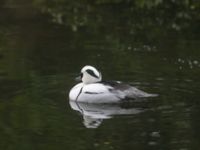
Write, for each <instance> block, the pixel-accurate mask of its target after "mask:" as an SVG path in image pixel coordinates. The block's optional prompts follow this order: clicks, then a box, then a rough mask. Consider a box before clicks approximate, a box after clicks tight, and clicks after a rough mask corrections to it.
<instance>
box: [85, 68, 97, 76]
mask: <svg viewBox="0 0 200 150" xmlns="http://www.w3.org/2000/svg"><path fill="white" fill-rule="evenodd" d="M86 72H87V73H88V74H90V75H91V76H93V77H95V78H99V77H98V76H97V75H96V74H95V73H94V71H92V70H90V69H87V70H86Z"/></svg>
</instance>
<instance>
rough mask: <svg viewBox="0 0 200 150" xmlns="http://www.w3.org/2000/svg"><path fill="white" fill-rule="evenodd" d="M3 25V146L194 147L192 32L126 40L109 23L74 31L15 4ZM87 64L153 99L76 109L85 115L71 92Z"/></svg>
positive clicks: (196, 59)
mask: <svg viewBox="0 0 200 150" xmlns="http://www.w3.org/2000/svg"><path fill="white" fill-rule="evenodd" d="M28 10H29V11H28ZM105 10H107V9H105ZM24 12H27V13H24ZM105 14H106V11H105ZM103 17H104V16H103ZM108 18H109V16H108ZM0 19H1V20H2V21H3V22H2V23H1V24H0V83H1V86H0V90H1V95H0V122H1V123H0V130H1V134H0V148H1V149H4V150H7V149H12V150H13V149H21V150H23V149H24V150H25V149H45V150H50V149H69V150H70V149H72V150H79V149H81V150H83V149H84V150H90V149H92V150H93V149H106V150H108V149H115V150H122V149H127V150H128V149H137V150H144V149H145V150H147V149H166V150H169V149H173V150H192V149H198V148H199V146H200V145H199V142H200V136H199V135H200V130H199V127H200V124H199V122H200V121H199V115H200V111H199V110H200V108H199V107H200V105H199V98H200V95H199V92H200V91H199V89H200V79H199V76H200V51H199V49H200V42H199V38H197V37H198V35H196V34H198V33H195V32H193V30H192V29H191V31H190V30H189V31H188V32H187V33H184V32H181V33H179V32H175V31H174V32H165V31H163V32H162V33H165V34H156V33H155V34H154V32H147V31H146V30H140V31H138V33H137V34H128V33H129V31H130V28H131V29H132V27H130V26H123V24H122V22H123V20H122V21H121V23H119V22H120V21H119V20H120V19H119V18H109V19H110V22H109V23H108V22H107V21H108V20H105V21H106V22H105V27H102V26H100V27H99V26H98V24H96V25H95V27H96V28H95V29H94V28H92V27H91V26H90V25H88V26H86V27H82V28H79V29H78V30H73V28H72V27H69V26H68V25H67V26H65V25H62V24H61V25H60V24H57V23H55V22H52V21H51V19H50V18H49V16H46V15H44V14H42V13H41V12H40V11H38V10H37V9H35V8H32V7H31V8H30V6H21V5H20V6H15V7H8V6H5V7H3V8H2V9H1V15H0ZM112 19H113V20H112ZM118 19H119V20H118ZM118 21H119V22H118ZM117 22H118V24H116V23H117ZM97 29H99V30H97ZM111 29H113V30H111ZM163 30H164V29H163ZM109 31H110V32H109ZM159 33H160V32H159ZM177 33H179V34H177ZM147 37H148V38H147ZM150 37H151V38H150ZM86 64H90V65H94V66H96V67H97V68H98V69H99V70H101V72H102V75H103V78H104V79H107V80H121V81H125V82H129V83H131V84H134V85H135V86H136V87H138V88H139V89H142V90H144V91H146V92H150V93H157V94H159V97H156V98H151V99H148V100H145V101H135V102H129V103H125V104H120V105H109V106H104V105H102V106H93V105H92V106H91V105H86V106H82V105H81V106H78V107H81V108H82V109H86V110H89V111H88V112H87V111H86V113H87V115H86V116H84V115H83V113H82V112H80V111H79V112H78V111H75V110H73V109H72V108H71V107H70V104H69V99H68V92H69V90H70V88H71V87H72V86H74V84H76V82H75V81H74V78H75V77H76V75H77V74H78V73H79V71H80V69H81V68H82V66H84V65H86ZM82 111H83V110H82ZM88 113H89V119H88ZM94 113H95V115H94ZM91 116H92V118H91ZM94 116H95V117H94ZM92 119H93V120H92Z"/></svg>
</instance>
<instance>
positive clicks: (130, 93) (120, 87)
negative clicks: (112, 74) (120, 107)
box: [102, 81, 156, 98]
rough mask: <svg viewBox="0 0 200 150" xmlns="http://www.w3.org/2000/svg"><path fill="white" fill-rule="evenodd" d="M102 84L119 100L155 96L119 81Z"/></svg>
mask: <svg viewBox="0 0 200 150" xmlns="http://www.w3.org/2000/svg"><path fill="white" fill-rule="evenodd" d="M102 83H103V84H105V85H107V86H108V87H109V91H110V92H112V93H115V94H117V95H119V96H120V97H121V98H140V97H153V96H156V95H155V94H149V93H146V92H144V91H142V90H139V89H137V88H136V87H134V86H132V85H130V84H126V83H123V82H120V81H102Z"/></svg>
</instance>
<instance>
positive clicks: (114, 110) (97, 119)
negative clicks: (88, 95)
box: [69, 101, 145, 128]
mask: <svg viewBox="0 0 200 150" xmlns="http://www.w3.org/2000/svg"><path fill="white" fill-rule="evenodd" d="M69 104H70V106H71V108H72V109H73V110H75V111H78V112H80V113H81V115H82V116H83V124H84V125H85V127H86V128H97V127H99V126H100V125H101V123H102V122H103V120H104V119H110V118H112V117H113V116H116V115H131V114H139V113H141V112H143V111H144V110H145V109H142V108H135V107H131V106H128V107H127V106H126V105H123V104H91V103H81V102H76V101H70V103H69Z"/></svg>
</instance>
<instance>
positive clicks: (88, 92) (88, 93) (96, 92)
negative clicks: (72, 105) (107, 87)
mask: <svg viewBox="0 0 200 150" xmlns="http://www.w3.org/2000/svg"><path fill="white" fill-rule="evenodd" d="M84 93H85V94H102V93H103V92H99V93H98V92H84Z"/></svg>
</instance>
